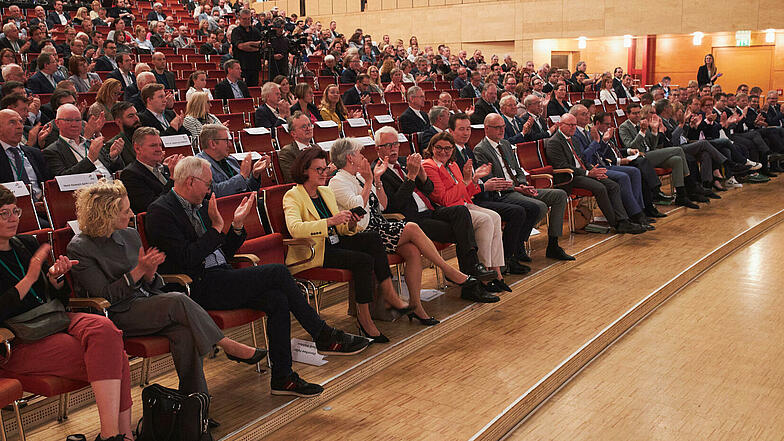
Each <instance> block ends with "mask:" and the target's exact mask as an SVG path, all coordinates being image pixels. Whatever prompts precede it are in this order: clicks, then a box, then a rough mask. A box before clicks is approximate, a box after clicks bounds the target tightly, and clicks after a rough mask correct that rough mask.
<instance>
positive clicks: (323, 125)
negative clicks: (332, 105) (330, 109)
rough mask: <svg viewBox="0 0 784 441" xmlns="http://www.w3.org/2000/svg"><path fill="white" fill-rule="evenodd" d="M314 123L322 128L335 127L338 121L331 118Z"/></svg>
mask: <svg viewBox="0 0 784 441" xmlns="http://www.w3.org/2000/svg"><path fill="white" fill-rule="evenodd" d="M316 125H317V126H319V127H321V128H322V129H328V128H330V127H337V126H338V123H336V122H335V121H332V120H331V119H328V120H326V121H316Z"/></svg>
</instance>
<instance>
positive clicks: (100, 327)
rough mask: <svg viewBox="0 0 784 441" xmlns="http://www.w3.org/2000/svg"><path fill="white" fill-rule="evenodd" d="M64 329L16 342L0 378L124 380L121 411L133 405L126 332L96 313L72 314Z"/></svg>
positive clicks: (1, 367)
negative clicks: (125, 340) (56, 377)
mask: <svg viewBox="0 0 784 441" xmlns="http://www.w3.org/2000/svg"><path fill="white" fill-rule="evenodd" d="M68 315H69V316H70V317H71V325H70V326H69V327H68V329H67V330H66V331H64V332H58V333H57V334H54V335H50V336H49V337H46V338H43V339H41V340H38V341H36V342H32V343H18V342H17V343H14V344H13V349H12V351H11V358H10V359H9V360H8V362H7V363H6V364H4V365H3V366H0V377H9V378H14V377H16V375H54V376H58V377H64V378H69V379H71V380H80V381H87V382H89V383H92V382H94V381H100V380H121V383H120V389H121V390H120V411H124V410H127V409H130V408H131V404H132V401H131V373H130V369H129V367H128V355H127V354H126V353H125V349H123V339H122V331H120V330H119V329H117V328H116V327H115V326H114V324H113V323H112V321H111V320H109V319H108V318H106V317H104V316H102V315H96V314H84V313H68Z"/></svg>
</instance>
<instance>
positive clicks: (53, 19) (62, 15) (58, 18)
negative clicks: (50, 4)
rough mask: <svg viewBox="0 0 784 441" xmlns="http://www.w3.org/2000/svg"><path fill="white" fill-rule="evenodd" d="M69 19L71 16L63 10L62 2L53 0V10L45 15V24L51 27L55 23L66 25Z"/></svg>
mask: <svg viewBox="0 0 784 441" xmlns="http://www.w3.org/2000/svg"><path fill="white" fill-rule="evenodd" d="M70 21H71V17H70V16H69V15H68V13H67V12H64V11H63V2H62V1H61V0H55V2H54V10H53V11H52V12H50V13H49V15H47V16H46V25H47V26H48V27H49V28H53V27H54V26H55V25H67V24H68V23H69V22H70Z"/></svg>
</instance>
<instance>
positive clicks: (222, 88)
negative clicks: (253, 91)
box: [213, 80, 250, 100]
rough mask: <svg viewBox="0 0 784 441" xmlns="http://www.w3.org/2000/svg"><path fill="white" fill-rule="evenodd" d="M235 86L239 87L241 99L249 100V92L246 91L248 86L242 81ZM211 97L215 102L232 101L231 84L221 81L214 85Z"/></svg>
mask: <svg viewBox="0 0 784 441" xmlns="http://www.w3.org/2000/svg"><path fill="white" fill-rule="evenodd" d="M237 86H239V88H240V91H241V92H242V97H243V98H250V91H249V90H248V85H247V84H245V82H244V81H242V80H238V81H237ZM213 96H214V97H215V99H216V100H231V99H234V92H232V91H231V84H229V80H223V81H221V82H220V83H218V84H216V85H215V93H214V94H213Z"/></svg>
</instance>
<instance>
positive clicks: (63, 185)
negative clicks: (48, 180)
mask: <svg viewBox="0 0 784 441" xmlns="http://www.w3.org/2000/svg"><path fill="white" fill-rule="evenodd" d="M54 179H55V180H56V181H57V185H58V186H60V191H74V190H78V189H80V188H82V187H84V186H85V185H90V184H94V183H96V182H98V175H96V174H95V173H77V174H75V175H64V176H55V177H54Z"/></svg>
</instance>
